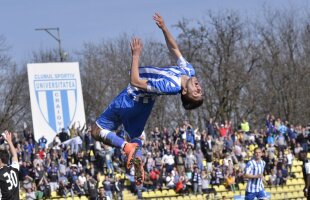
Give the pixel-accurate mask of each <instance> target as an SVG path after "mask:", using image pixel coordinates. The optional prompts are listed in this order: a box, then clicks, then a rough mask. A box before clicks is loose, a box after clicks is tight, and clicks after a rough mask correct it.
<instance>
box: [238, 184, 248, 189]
mask: <svg viewBox="0 0 310 200" xmlns="http://www.w3.org/2000/svg"><path fill="white" fill-rule="evenodd" d="M238 187H239V190H244V189H245V188H246V184H245V183H239V184H238Z"/></svg>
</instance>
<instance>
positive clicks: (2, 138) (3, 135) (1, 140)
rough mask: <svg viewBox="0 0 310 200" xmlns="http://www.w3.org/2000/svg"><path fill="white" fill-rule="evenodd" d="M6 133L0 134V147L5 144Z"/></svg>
mask: <svg viewBox="0 0 310 200" xmlns="http://www.w3.org/2000/svg"><path fill="white" fill-rule="evenodd" d="M6 132H7V131H4V132H3V133H1V135H0V145H2V144H3V143H5V134H6Z"/></svg>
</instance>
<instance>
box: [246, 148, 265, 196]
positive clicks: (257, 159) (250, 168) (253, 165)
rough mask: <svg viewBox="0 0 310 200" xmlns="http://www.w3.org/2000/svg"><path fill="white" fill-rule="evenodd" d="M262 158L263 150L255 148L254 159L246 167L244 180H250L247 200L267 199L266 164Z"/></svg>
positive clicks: (247, 188)
mask: <svg viewBox="0 0 310 200" xmlns="http://www.w3.org/2000/svg"><path fill="white" fill-rule="evenodd" d="M261 157H262V150H261V149H260V148H255V150H254V158H253V159H251V160H250V161H249V162H248V163H247V165H246V167H245V173H244V178H247V179H248V182H247V186H246V192H245V199H246V200H252V199H255V197H256V198H257V199H266V193H265V191H264V182H265V180H264V170H265V166H266V163H265V161H264V160H262V159H261Z"/></svg>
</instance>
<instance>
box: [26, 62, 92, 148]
mask: <svg viewBox="0 0 310 200" xmlns="http://www.w3.org/2000/svg"><path fill="white" fill-rule="evenodd" d="M27 70H28V81H29V93H30V100H31V113H32V123H33V131H34V138H35V140H36V141H38V140H39V139H40V138H41V137H42V136H44V137H45V138H46V139H47V141H48V143H51V142H53V140H54V139H55V136H56V135H57V133H59V132H61V129H62V128H65V129H67V128H68V127H71V126H72V125H73V124H80V125H82V126H83V125H85V123H86V122H85V112H84V102H83V93H82V85H81V77H80V70H79V64H78V63H77V62H71V63H31V64H28V65H27Z"/></svg>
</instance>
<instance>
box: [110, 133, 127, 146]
mask: <svg viewBox="0 0 310 200" xmlns="http://www.w3.org/2000/svg"><path fill="white" fill-rule="evenodd" d="M105 140H106V141H107V142H108V143H109V144H111V145H113V146H115V147H118V148H122V146H123V144H124V140H123V139H122V138H120V137H118V136H117V135H116V134H115V133H113V132H109V133H108V134H107V135H106V136H105Z"/></svg>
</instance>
